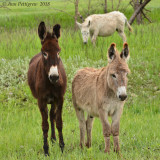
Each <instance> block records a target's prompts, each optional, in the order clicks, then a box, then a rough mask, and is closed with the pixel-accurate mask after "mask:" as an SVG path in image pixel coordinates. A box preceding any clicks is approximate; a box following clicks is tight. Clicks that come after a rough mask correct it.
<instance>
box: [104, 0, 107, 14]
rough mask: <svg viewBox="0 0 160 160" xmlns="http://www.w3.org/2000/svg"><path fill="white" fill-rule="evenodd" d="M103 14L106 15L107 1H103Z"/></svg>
mask: <svg viewBox="0 0 160 160" xmlns="http://www.w3.org/2000/svg"><path fill="white" fill-rule="evenodd" d="M104 13H107V0H104Z"/></svg>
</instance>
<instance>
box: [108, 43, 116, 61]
mask: <svg viewBox="0 0 160 160" xmlns="http://www.w3.org/2000/svg"><path fill="white" fill-rule="evenodd" d="M115 54H116V44H115V43H112V44H111V46H110V47H109V49H108V62H109V63H110V62H112V61H113V59H114V58H115Z"/></svg>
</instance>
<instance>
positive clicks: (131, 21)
mask: <svg viewBox="0 0 160 160" xmlns="http://www.w3.org/2000/svg"><path fill="white" fill-rule="evenodd" d="M150 1H151V0H145V1H144V2H143V3H142V4H140V5H139V7H138V8H137V9H136V10H135V11H134V13H133V15H132V16H131V18H130V20H129V24H132V23H133V21H134V20H135V18H136V16H137V15H138V14H139V13H140V11H141V10H143V8H144V7H145V6H146V5H147V4H148V3H149V2H150Z"/></svg>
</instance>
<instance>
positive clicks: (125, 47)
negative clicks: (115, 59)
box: [120, 42, 130, 61]
mask: <svg viewBox="0 0 160 160" xmlns="http://www.w3.org/2000/svg"><path fill="white" fill-rule="evenodd" d="M120 57H121V58H122V59H124V60H126V61H127V60H129V57H130V54H129V48H128V43H127V42H125V43H124V44H123V50H122V52H121V54H120Z"/></svg>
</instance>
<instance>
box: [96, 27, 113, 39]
mask: <svg viewBox="0 0 160 160" xmlns="http://www.w3.org/2000/svg"><path fill="white" fill-rule="evenodd" d="M115 31H116V28H115V27H109V28H107V27H105V26H104V27H102V28H101V29H100V30H99V34H98V36H100V37H107V36H111V35H112V34H113V33H114V32H115Z"/></svg>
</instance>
